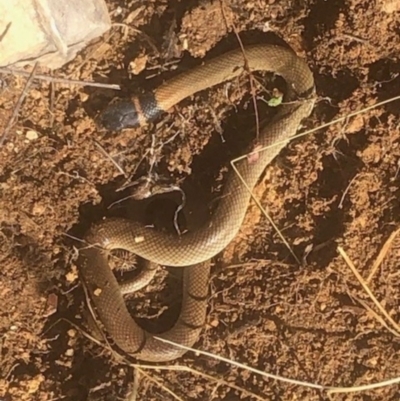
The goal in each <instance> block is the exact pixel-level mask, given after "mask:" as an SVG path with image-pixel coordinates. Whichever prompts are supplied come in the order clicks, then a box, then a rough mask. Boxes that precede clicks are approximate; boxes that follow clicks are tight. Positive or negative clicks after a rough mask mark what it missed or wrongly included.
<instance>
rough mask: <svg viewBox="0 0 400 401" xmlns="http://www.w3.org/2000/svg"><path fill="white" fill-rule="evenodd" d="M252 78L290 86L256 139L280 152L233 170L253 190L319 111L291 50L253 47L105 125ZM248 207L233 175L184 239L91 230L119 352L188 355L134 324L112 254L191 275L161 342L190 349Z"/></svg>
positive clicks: (85, 276)
mask: <svg viewBox="0 0 400 401" xmlns="http://www.w3.org/2000/svg"><path fill="white" fill-rule="evenodd" d="M247 70H250V71H270V72H274V73H276V74H278V75H280V76H282V77H283V78H284V79H285V81H286V83H287V94H286V98H285V102H284V104H282V105H281V106H279V107H280V110H279V111H278V113H277V115H276V116H275V117H274V118H273V119H272V121H271V122H270V124H269V125H268V126H267V127H266V128H265V129H264V130H263V131H262V132H260V135H259V137H258V138H257V143H258V145H259V146H260V147H266V146H271V145H275V144H276V145H275V146H271V147H269V148H268V149H266V150H264V151H260V152H258V153H257V154H256V157H251V158H247V159H243V160H241V161H240V162H238V163H236V164H235V166H236V168H237V170H238V172H239V174H240V175H241V176H242V178H243V180H244V181H245V182H246V183H247V186H248V188H249V189H250V190H252V189H253V188H254V186H255V185H256V183H257V181H258V179H259V178H260V176H261V174H262V173H263V171H264V170H265V168H266V166H267V165H268V164H269V163H270V162H271V161H272V160H273V159H274V158H275V156H276V155H278V153H279V152H280V151H281V149H282V148H283V147H285V146H286V144H287V143H288V142H289V140H290V138H291V137H292V136H293V135H294V134H295V133H296V131H297V129H298V127H299V125H300V123H301V121H302V120H303V119H304V118H306V117H308V116H309V115H310V113H311V111H312V109H313V107H314V102H315V87H314V79H313V75H312V72H311V71H310V69H309V67H308V66H307V64H306V63H305V61H304V60H302V59H301V58H299V57H298V56H297V55H296V54H295V53H294V52H293V51H292V50H291V49H287V48H284V47H280V46H276V45H253V46H249V47H246V48H245V49H244V52H242V51H241V50H240V49H238V50H234V51H231V52H229V53H226V54H224V55H222V56H219V57H217V58H215V59H212V60H210V61H207V62H206V63H204V64H203V65H201V66H199V67H197V68H194V69H193V70H190V71H188V72H186V73H184V74H182V75H178V76H177V77H176V78H174V79H172V80H171V81H167V82H166V83H164V84H163V85H162V86H160V87H159V88H158V89H157V90H156V91H155V92H153V93H151V94H148V95H147V96H145V97H140V98H133V99H130V100H129V101H128V102H122V103H119V104H118V103H117V104H114V105H111V106H110V107H109V109H107V110H106V112H105V113H104V121H108V122H109V123H108V127H109V128H113V129H120V128H124V127H126V126H138V125H143V124H145V123H146V122H147V120H149V119H153V118H154V117H155V116H156V115H157V113H159V112H160V111H166V110H168V109H169V108H170V107H171V106H173V105H174V104H177V103H179V102H180V101H181V100H182V99H184V98H186V97H188V96H190V95H192V94H194V93H196V92H199V91H201V90H204V89H206V88H210V87H212V86H214V85H217V84H219V83H222V82H225V81H227V80H230V79H232V78H234V77H237V76H239V75H240V74H242V73H243V72H245V71H247ZM106 125H107V123H106ZM252 150H254V149H251V148H250V149H247V150H245V151H246V152H248V151H252ZM250 199H251V195H250V193H249V191H248V190H247V189H246V188H245V186H244V185H243V183H242V182H241V180H240V178H239V177H238V175H237V174H236V173H235V172H234V171H231V172H230V173H229V174H228V177H227V181H226V184H225V186H224V191H223V195H222V197H221V200H220V202H219V204H218V206H217V208H216V210H215V212H214V214H213V215H212V217H211V219H210V220H209V221H208V222H206V223H204V225H203V226H201V227H200V228H199V229H197V230H195V231H193V232H188V233H186V234H184V235H181V236H178V235H173V234H167V233H163V232H158V231H156V230H154V229H151V228H149V227H145V226H143V225H141V224H139V223H137V222H134V221H129V220H126V219H120V218H118V219H116V218H110V219H105V220H104V221H102V222H101V223H99V224H97V225H94V226H93V227H92V228H90V229H89V231H88V233H87V234H86V236H85V240H86V241H87V242H88V243H89V244H96V245H98V246H99V247H101V248H102V249H99V248H98V247H85V248H84V249H82V250H81V252H80V260H79V268H80V274H81V277H82V280H83V282H84V284H85V286H86V288H87V289H88V292H89V294H90V297H91V299H92V302H93V304H94V306H95V308H96V310H97V314H98V317H99V320H100V321H101V322H102V323H103V325H104V327H105V329H106V331H107V332H108V334H109V336H110V337H111V338H112V339H113V340H114V342H115V343H116V344H117V346H118V347H120V348H121V349H122V350H123V351H125V352H126V353H127V354H130V355H132V356H133V357H135V358H137V359H139V360H144V361H153V362H160V361H169V360H173V359H176V358H177V357H179V356H181V355H182V354H184V353H185V352H186V351H184V350H182V349H180V348H178V347H174V346H171V345H168V344H166V343H163V342H160V341H158V340H157V339H155V338H154V337H153V336H152V335H151V334H149V333H148V332H146V331H144V330H143V329H142V328H141V327H140V326H138V325H137V324H136V322H135V321H134V320H133V319H132V317H131V316H130V314H129V312H128V310H127V308H126V306H125V303H124V300H123V298H122V295H121V292H120V290H119V287H118V283H117V281H116V279H115V277H114V275H113V273H112V271H111V270H110V268H109V266H108V262H107V252H109V251H110V250H111V249H115V248H120V249H125V250H128V251H130V252H134V253H135V254H137V255H138V256H140V257H142V258H144V259H146V260H149V261H151V262H153V263H157V264H161V265H166V266H181V267H185V269H184V278H183V302H182V310H181V314H180V317H179V319H178V321H177V323H176V324H175V326H174V327H173V328H172V329H171V330H169V331H167V332H166V333H164V334H162V335H160V337H162V338H165V339H168V340H171V341H173V342H175V343H179V344H182V345H185V346H188V347H190V346H192V345H193V344H194V343H195V342H196V341H197V339H198V336H199V334H200V331H201V328H202V327H203V325H204V322H205V317H206V307H207V294H208V280H209V273H210V268H209V264H207V261H209V260H210V259H211V258H212V257H214V256H215V255H217V254H218V253H219V252H221V251H222V250H223V249H224V248H225V247H226V246H227V245H228V244H229V243H230V241H231V240H232V239H233V238H234V237H235V235H236V234H237V232H238V231H239V229H240V226H241V224H242V221H243V219H244V216H245V213H246V210H247V207H248V204H249V201H250Z"/></svg>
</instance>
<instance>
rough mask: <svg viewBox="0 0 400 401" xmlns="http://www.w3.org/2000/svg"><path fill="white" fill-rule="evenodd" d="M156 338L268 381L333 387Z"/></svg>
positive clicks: (316, 387) (304, 385)
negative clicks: (267, 370)
mask: <svg viewBox="0 0 400 401" xmlns="http://www.w3.org/2000/svg"><path fill="white" fill-rule="evenodd" d="M154 338H156V339H157V340H159V341H161V342H163V343H166V344H170V345H173V346H176V347H179V348H182V349H185V350H187V351H193V352H195V353H197V354H200V355H204V356H208V357H210V358H213V359H216V360H218V361H221V362H225V363H227V364H229V365H232V366H236V367H238V368H241V369H245V370H247V371H249V372H252V373H255V374H258V375H260V376H263V377H266V378H268V379H273V380H278V381H281V382H285V383H290V384H294V385H298V386H303V387H309V388H314V389H317V390H326V389H328V388H331V387H325V386H322V385H320V384H315V383H310V382H305V381H301V380H296V379H289V378H287V377H284V376H279V375H274V374H272V373H267V372H263V371H262V370H259V369H256V368H253V367H251V366H247V365H244V364H243V363H240V362H236V361H233V360H231V359H228V358H224V357H223V356H220V355H216V354H213V353H211V352H206V351H201V350H198V349H195V348H190V347H186V346H184V345H181V344H177V343H174V342H173V341H169V340H165V339H164V338H160V337H154Z"/></svg>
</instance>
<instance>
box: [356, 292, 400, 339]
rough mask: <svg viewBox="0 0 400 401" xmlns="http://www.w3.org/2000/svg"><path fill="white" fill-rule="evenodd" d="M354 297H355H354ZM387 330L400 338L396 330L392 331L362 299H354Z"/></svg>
mask: <svg viewBox="0 0 400 401" xmlns="http://www.w3.org/2000/svg"><path fill="white" fill-rule="evenodd" d="M353 297H354V295H353ZM354 299H356V300H357V302H359V303H360V304H361V305H362V306H363V307H364V308H365V309H366V310H367V311H368V312H369V313H370V314H371V315H372V316H373V317H374V318H375V319H376V320H377V321H378V322H379V323H380V324H381V325H382V326H383V327H384V328H385V329H386V330H388V331H390V332H391V333H392V334H393V335H394V336H396V337H399V334H398V333H397V331H396V330H394V329H392V328H391V327H390V326H389V325H388V324H387V323H386V322H385V320H384V319H383V317H382V316H380V315H378V313H376V312H375V311H374V310H373V309H372V308H371V307H370V306H368V305H367V304H366V303H365V302H364V301H362V300H361V299H359V298H357V297H354Z"/></svg>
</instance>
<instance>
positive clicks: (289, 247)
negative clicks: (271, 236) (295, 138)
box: [231, 145, 301, 265]
mask: <svg viewBox="0 0 400 401" xmlns="http://www.w3.org/2000/svg"><path fill="white" fill-rule="evenodd" d="M272 146H275V145H272ZM250 154H251V153H250ZM238 160H239V159H235V160H232V161H231V166H232V168H233V170H234V171H235V173H236V174H237V176H238V177H239V179H240V181H241V182H242V184H243V185H244V187H245V188H246V189H247V191H248V192H249V194H250V196H251V198H252V199H253V201H254V202H255V204H256V205H257V207H258V208H259V209H260V210H261V213H262V214H263V215H264V216H265V217H266V219H267V220H268V221H269V222H270V224H271V225H272V227H273V228H274V230H275V231H276V232H277V233H278V235H279V237H280V238H281V240H282V241H283V243H284V244H285V245H286V247H287V248H288V249H289V251H290V253H291V254H292V256H293V257H294V259H295V260H296V262H297V263H298V264H299V265H300V264H301V263H300V260H299V259H298V257H297V256H296V254H295V253H294V251H293V249H292V247H291V246H290V245H289V243H288V242H287V241H286V238H285V237H284V236H283V234H282V232H281V231H280V229H279V228H278V226H277V225H276V224H275V223H274V221H273V220H272V218H271V216H270V215H269V214H268V212H267V211H266V210H265V208H264V207H263V206H262V205H261V203H260V201H259V200H258V199H257V198H256V196H255V195H254V193H253V191H252V190H251V188H250V187H249V186H248V185H247V182H246V181H245V180H244V178H243V177H242V176H241V174H240V173H239V170H238V169H237V168H236V166H235V162H237V161H238Z"/></svg>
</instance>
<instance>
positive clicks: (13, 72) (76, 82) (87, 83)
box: [0, 67, 121, 90]
mask: <svg viewBox="0 0 400 401" xmlns="http://www.w3.org/2000/svg"><path fill="white" fill-rule="evenodd" d="M0 73H2V74H11V75H21V76H23V77H27V76H29V75H30V74H29V72H26V71H21V70H14V69H13V68H9V67H2V68H0ZM34 79H35V80H38V81H47V82H56V83H60V84H65V85H78V86H93V87H96V88H106V89H115V90H121V87H120V86H119V85H117V84H103V83H100V82H92V81H79V80H76V79H67V78H57V77H50V76H47V75H35V77H34Z"/></svg>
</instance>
